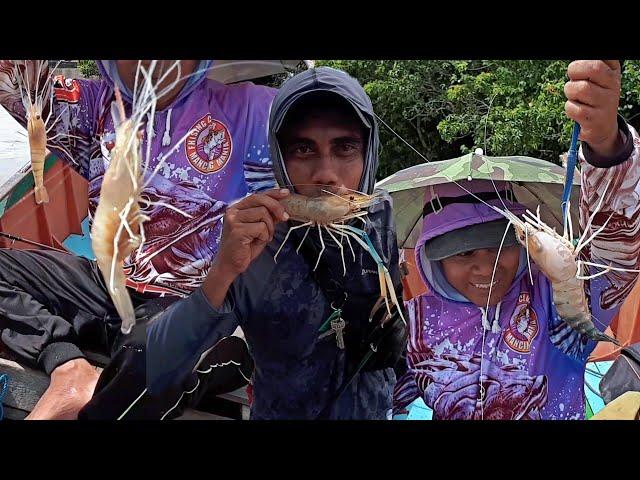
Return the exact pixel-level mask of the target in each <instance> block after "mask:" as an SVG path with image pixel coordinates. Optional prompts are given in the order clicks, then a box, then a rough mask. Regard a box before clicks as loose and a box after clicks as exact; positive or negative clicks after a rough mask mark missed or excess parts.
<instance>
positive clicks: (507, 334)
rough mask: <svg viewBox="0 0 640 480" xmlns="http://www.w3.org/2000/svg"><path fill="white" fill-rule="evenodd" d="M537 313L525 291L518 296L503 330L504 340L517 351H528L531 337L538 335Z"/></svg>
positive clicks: (531, 341) (531, 340)
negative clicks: (507, 324) (507, 323)
mask: <svg viewBox="0 0 640 480" xmlns="http://www.w3.org/2000/svg"><path fill="white" fill-rule="evenodd" d="M538 330H539V327H538V315H537V314H536V312H535V310H534V309H533V308H531V299H530V296H529V294H528V293H527V292H523V293H521V294H520V296H519V297H518V304H517V305H516V308H515V310H514V311H513V315H512V316H511V319H510V320H509V327H508V328H507V329H505V331H504V342H505V343H506V344H507V346H508V347H509V348H510V349H511V350H513V351H515V352H518V353H529V352H530V351H531V344H532V343H533V339H534V338H536V335H538Z"/></svg>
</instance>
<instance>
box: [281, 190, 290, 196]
mask: <svg viewBox="0 0 640 480" xmlns="http://www.w3.org/2000/svg"><path fill="white" fill-rule="evenodd" d="M280 193H281V194H282V195H286V194H287V193H289V189H288V188H281V189H280Z"/></svg>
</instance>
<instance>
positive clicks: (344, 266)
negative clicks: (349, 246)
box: [324, 227, 347, 276]
mask: <svg viewBox="0 0 640 480" xmlns="http://www.w3.org/2000/svg"><path fill="white" fill-rule="evenodd" d="M324 229H325V230H326V231H327V233H328V234H329V235H331V238H332V239H333V241H334V242H336V245H338V248H339V249H340V259H341V260H342V270H343V273H342V275H343V276H344V275H346V274H347V265H346V264H345V263H344V248H343V247H342V244H341V243H340V242H338V239H337V238H336V237H334V236H333V233H331V230H330V229H329V227H324Z"/></svg>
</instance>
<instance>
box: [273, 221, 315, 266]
mask: <svg viewBox="0 0 640 480" xmlns="http://www.w3.org/2000/svg"><path fill="white" fill-rule="evenodd" d="M312 224H313V222H307V223H303V224H300V225H296V226H295V227H291V228H290V229H289V231H288V232H287V234H286V235H285V237H284V240H283V241H282V245H280V248H278V251H277V252H276V254H275V255H274V256H273V261H274V262H276V263H278V255H279V254H280V250H282V247H284V244H285V243H287V239H288V238H289V235H291V232H292V231H293V230H297V229H298V228H303V227H307V226H310V225H312ZM321 238H322V236H321ZM298 248H300V247H298Z"/></svg>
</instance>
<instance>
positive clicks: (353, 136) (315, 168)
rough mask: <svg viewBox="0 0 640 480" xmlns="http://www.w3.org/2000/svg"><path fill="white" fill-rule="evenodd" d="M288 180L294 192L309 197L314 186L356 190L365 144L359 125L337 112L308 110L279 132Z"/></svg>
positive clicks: (316, 191)
mask: <svg viewBox="0 0 640 480" xmlns="http://www.w3.org/2000/svg"><path fill="white" fill-rule="evenodd" d="M279 143H280V148H281V151H282V155H283V160H284V164H285V167H286V169H287V173H288V175H289V179H290V180H291V183H292V184H293V185H294V187H295V189H296V191H297V192H298V193H300V194H302V195H308V196H313V195H317V194H318V193H319V188H318V187H317V186H316V185H328V186H330V187H335V188H336V189H339V187H346V188H348V189H351V190H358V187H359V186H360V178H361V177H362V172H363V170H364V156H365V150H366V143H365V138H364V133H363V127H362V124H361V123H360V122H359V121H358V120H357V119H356V118H352V117H348V116H345V115H344V114H341V113H339V112H335V111H331V110H325V111H312V112H309V115H307V116H305V117H304V120H303V121H300V122H297V123H296V124H295V125H289V126H287V127H286V129H285V130H283V131H282V133H281V135H279Z"/></svg>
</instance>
